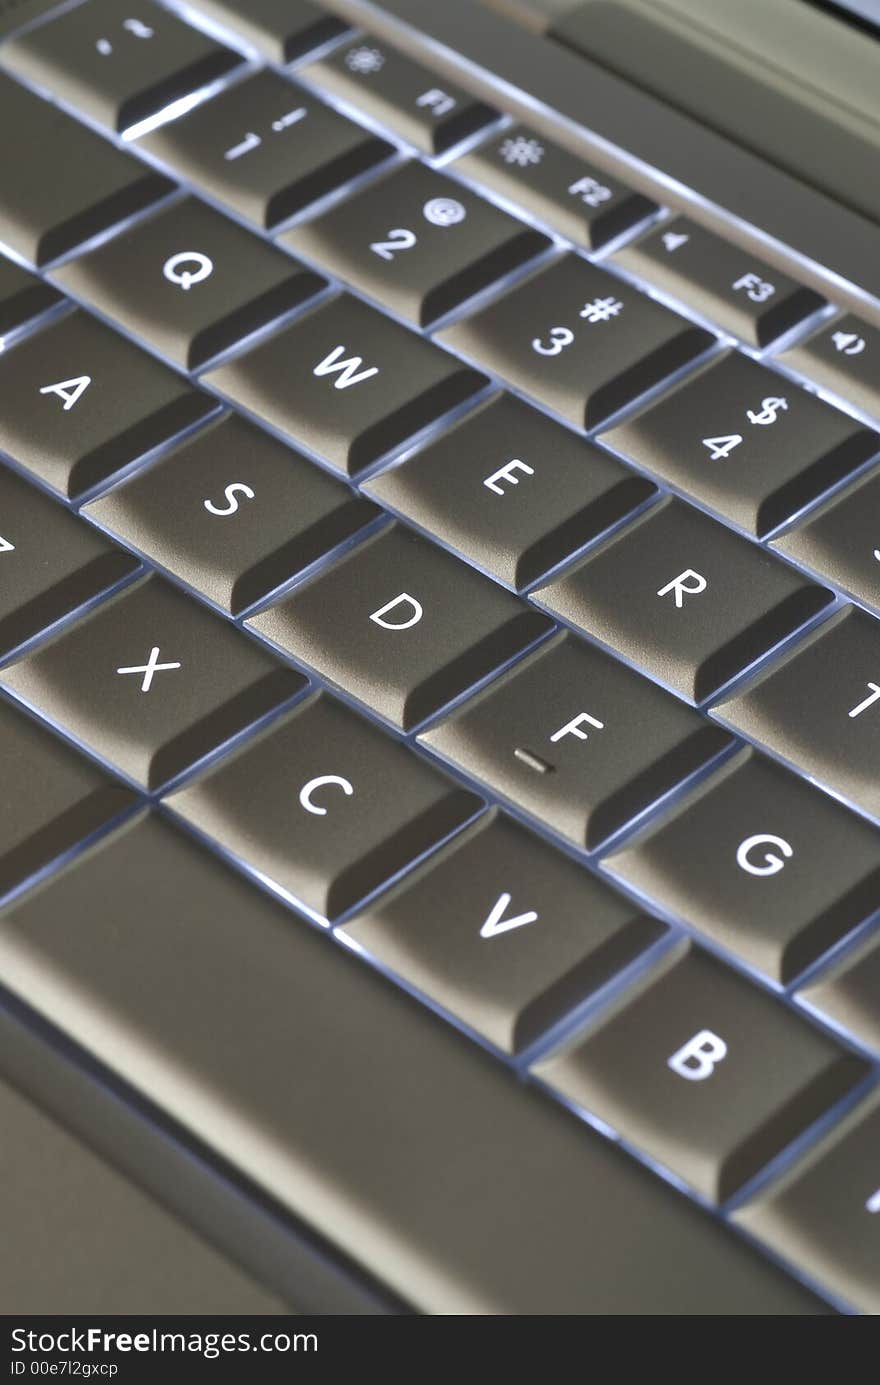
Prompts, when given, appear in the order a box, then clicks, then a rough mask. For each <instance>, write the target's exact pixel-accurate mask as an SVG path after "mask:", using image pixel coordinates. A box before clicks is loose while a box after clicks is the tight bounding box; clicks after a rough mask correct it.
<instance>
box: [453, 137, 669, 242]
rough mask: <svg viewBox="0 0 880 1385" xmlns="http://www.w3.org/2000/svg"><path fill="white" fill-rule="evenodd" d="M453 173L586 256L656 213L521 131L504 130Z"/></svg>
mask: <svg viewBox="0 0 880 1385" xmlns="http://www.w3.org/2000/svg"><path fill="white" fill-rule="evenodd" d="M454 167H455V171H456V172H457V173H461V174H462V175H463V177H465V178H472V179H473V181H474V182H475V183H477V184H478V185H479V186H481V187H487V188H491V189H492V191H493V192H497V193H500V195H501V196H502V197H504V198H507V199H508V200H509V201H510V202H513V203H515V204H516V205H517V206H520V207H524V208H525V210H526V211H527V212H530V213H531V214H532V216H534V217H535V218H537V220H539V221H544V222H546V223H547V225H548V226H552V227H553V229H554V231H558V232H559V234H560V235H562V236H565V237H566V239H567V240H572V241H574V243H575V244H576V245H585V246H587V248H588V249H591V250H598V248H599V246H601V245H605V244H606V242H607V241H609V240H613V239H614V237H615V236H619V235H620V234H621V233H622V232H623V231H626V230H628V229H629V227H630V226H634V225H635V224H636V222H638V221H642V220H643V219H644V218H645V217H646V216H650V215H651V213H652V212H656V210H657V208H656V206H655V204H654V203H653V202H651V201H649V199H648V198H647V197H643V196H642V194H641V193H638V192H633V191H632V189H631V188H628V187H625V186H624V184H623V183H621V182H619V181H618V179H617V178H612V177H611V175H610V174H608V173H605V172H604V171H603V170H602V169H599V168H596V166H595V165H593V164H588V163H585V162H584V160H583V159H582V158H580V156H579V155H578V154H572V153H571V151H570V150H568V149H565V148H564V147H563V146H562V145H561V144H555V143H554V142H553V141H552V140H549V139H547V138H546V137H545V136H544V135H543V134H541V133H540V131H538V130H533V129H531V128H529V126H527V125H512V126H508V127H507V128H506V129H505V130H504V131H502V132H501V133H500V134H497V135H495V136H494V137H493V138H492V139H489V140H487V141H486V142H485V144H481V145H480V146H479V148H477V149H474V150H471V151H470V152H469V153H467V154H464V155H463V156H462V157H461V158H460V159H456V161H455V165H454Z"/></svg>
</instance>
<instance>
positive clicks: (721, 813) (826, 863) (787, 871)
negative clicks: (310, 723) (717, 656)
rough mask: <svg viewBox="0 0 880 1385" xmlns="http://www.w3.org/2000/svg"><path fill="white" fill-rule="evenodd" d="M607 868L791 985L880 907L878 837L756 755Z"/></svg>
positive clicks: (736, 763) (727, 770) (742, 759)
mask: <svg viewBox="0 0 880 1385" xmlns="http://www.w3.org/2000/svg"><path fill="white" fill-rule="evenodd" d="M605 866H606V868H607V869H608V870H609V871H610V872H611V874H612V875H614V877H615V878H616V879H618V880H622V881H623V882H624V883H625V884H627V885H630V886H632V887H633V888H634V889H636V890H638V891H639V892H640V893H641V894H643V895H645V896H646V897H647V898H648V899H652V900H656V901H657V903H658V904H662V905H663V906H664V908H666V909H668V910H670V912H671V913H673V914H675V915H677V916H678V917H679V918H682V919H684V920H685V921H686V922H687V923H689V924H691V925H692V926H693V927H694V928H696V929H699V930H700V931H701V932H703V933H707V934H708V935H709V937H711V938H713V939H714V940H715V941H716V942H717V943H720V944H721V946H722V947H726V948H729V949H730V950H731V951H732V952H735V953H736V954H737V955H738V956H739V957H741V958H743V960H744V961H746V962H748V963H749V964H750V965H751V966H754V967H757V968H759V969H760V970H761V971H763V972H766V973H767V975H768V976H771V977H772V978H773V980H774V981H779V982H781V983H782V984H783V985H788V984H789V982H790V981H792V980H793V979H794V977H795V976H797V975H799V974H800V972H802V971H803V970H804V969H805V968H806V967H808V966H811V965H812V964H813V963H814V962H815V961H816V960H817V959H818V958H819V957H821V955H822V953H823V952H826V951H827V950H828V948H830V947H832V946H833V945H834V944H835V943H837V942H839V940H840V939H841V938H843V937H844V936H845V935H846V934H847V933H848V932H849V931H850V929H851V928H854V927H855V926H856V924H858V923H861V922H862V920H863V919H866V918H867V917H868V915H869V914H871V913H872V912H873V910H874V909H875V908H876V907H877V901H878V899H880V835H878V833H877V831H876V829H875V828H873V827H871V826H870V825H869V824H868V823H866V822H864V821H863V820H862V819H861V818H859V817H857V816H856V814H855V813H849V812H847V810H846V809H845V808H844V807H842V806H841V805H840V804H839V803H836V802H835V801H834V799H832V798H829V797H828V796H827V795H826V794H823V793H821V792H820V791H819V790H818V789H816V788H814V787H813V786H812V785H811V784H808V783H806V782H805V780H803V779H801V778H800V777H798V776H797V775H794V774H791V773H789V771H788V770H787V769H783V768H782V766H781V765H777V764H775V763H774V762H773V761H772V760H767V759H765V758H764V757H763V756H762V755H758V754H757V753H756V752H755V751H753V750H743V751H741V752H740V753H739V754H738V755H736V756H734V758H733V759H732V760H729V761H728V762H727V764H726V765H724V767H723V768H722V769H720V770H719V771H718V772H717V773H716V774H715V775H713V776H712V778H710V779H709V780H707V781H706V782H705V783H704V784H702V785H701V786H700V787H699V788H697V789H695V790H694V792H693V793H691V794H689V795H688V797H687V798H686V799H685V801H684V802H683V803H681V804H679V805H678V806H677V807H675V808H674V809H673V810H672V811H671V812H670V813H669V814H668V815H667V816H665V817H664V818H662V819H661V821H660V822H659V824H656V825H654V826H652V827H649V828H648V829H647V831H646V832H644V833H642V834H641V835H640V836H638V837H635V838H634V839H633V840H631V841H630V842H628V843H627V845H626V846H625V847H624V848H623V850H622V851H619V852H617V853H615V854H614V855H612V856H610V857H608V858H607V859H606V861H605ZM878 1018H880V1010H878Z"/></svg>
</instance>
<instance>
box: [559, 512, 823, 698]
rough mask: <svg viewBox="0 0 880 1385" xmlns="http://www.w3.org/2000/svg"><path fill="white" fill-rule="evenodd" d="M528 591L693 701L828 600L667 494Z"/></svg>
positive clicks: (817, 589)
mask: <svg viewBox="0 0 880 1385" xmlns="http://www.w3.org/2000/svg"><path fill="white" fill-rule="evenodd" d="M535 596H536V598H537V600H538V602H539V603H540V604H541V606H544V607H546V608H547V610H549V611H551V612H552V613H553V614H554V615H557V616H561V617H562V619H563V620H565V621H568V622H569V623H570V624H571V625H574V626H575V627H576V628H577V629H579V630H584V631H585V632H586V633H587V634H589V635H594V636H596V638H597V639H600V640H601V641H602V642H603V643H604V644H608V645H610V646H611V648H612V649H614V650H615V651H616V652H617V653H619V654H623V655H625V656H626V657H627V658H628V659H631V660H632V661H633V663H635V664H638V665H639V666H640V667H642V668H644V669H645V671H646V672H647V673H650V674H651V675H652V676H653V677H655V678H657V679H658V680H659V681H660V682H662V683H667V684H669V686H670V687H672V688H674V689H676V690H677V691H678V692H680V693H683V694H684V696H685V697H687V698H689V699H690V700H691V701H692V702H701V701H702V700H703V699H704V698H706V697H710V696H711V695H712V694H713V693H715V692H717V690H718V689H719V688H720V687H722V686H723V684H725V683H727V682H729V680H730V679H731V678H732V677H733V676H734V675H735V674H737V673H740V672H741V671H742V670H743V669H744V668H746V667H747V666H748V665H749V664H751V663H752V662H753V661H754V660H755V659H757V658H759V657H760V655H762V654H765V653H766V652H767V651H768V650H769V649H772V647H773V645H775V644H776V643H777V642H778V641H779V640H781V639H784V638H785V636H786V635H790V634H791V633H792V632H793V631H794V630H796V629H797V628H798V626H800V625H803V623H804V622H805V621H806V620H809V619H810V617H811V616H814V615H816V614H817V613H818V612H819V611H821V610H822V608H823V607H824V606H827V605H828V603H829V602H830V601H831V600H832V596H831V593H830V592H828V591H825V590H824V588H822V587H817V586H814V585H813V583H812V582H808V581H806V579H805V578H803V577H802V576H801V575H800V573H798V572H795V571H793V570H792V569H791V568H789V567H786V566H784V565H783V564H782V563H779V562H777V561H775V560H774V559H773V557H772V556H771V555H770V554H768V553H765V552H763V551H762V550H761V549H760V548H758V547H756V545H755V544H752V543H749V542H748V541H747V540H746V539H743V538H741V537H740V535H738V534H734V533H733V532H732V531H731V530H730V529H726V528H725V527H724V526H723V525H721V524H718V523H716V521H715V520H713V519H709V518H707V516H706V515H704V514H702V513H701V512H700V511H699V510H695V509H694V508H693V507H692V506H690V505H686V504H684V502H683V501H681V500H674V499H671V498H668V499H666V500H663V501H662V502H661V503H660V504H659V505H655V506H654V507H653V508H652V509H650V510H649V511H648V513H647V514H644V515H641V516H640V517H639V518H638V519H636V520H635V521H634V522H633V523H632V524H630V525H627V526H626V528H624V529H623V530H622V531H621V532H619V533H616V534H614V535H613V536H612V537H611V538H610V539H608V540H606V542H605V543H603V544H601V545H600V546H599V547H598V548H594V549H592V550H591V551H590V552H589V553H588V554H587V556H586V557H585V558H583V559H581V561H580V562H578V563H576V564H575V566H574V567H572V568H568V569H566V571H565V572H563V573H562V575H561V576H559V577H557V578H556V579H555V580H554V581H553V582H551V583H550V584H549V586H546V587H541V588H540V590H539V591H538V592H536V593H535Z"/></svg>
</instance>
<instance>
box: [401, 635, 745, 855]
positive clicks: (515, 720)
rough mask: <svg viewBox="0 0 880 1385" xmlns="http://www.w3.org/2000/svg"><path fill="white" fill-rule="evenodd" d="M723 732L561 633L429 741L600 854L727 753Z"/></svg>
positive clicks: (629, 671) (607, 657) (425, 737)
mask: <svg viewBox="0 0 880 1385" xmlns="http://www.w3.org/2000/svg"><path fill="white" fill-rule="evenodd" d="M719 729H720V728H718V727H715V726H712V725H711V724H710V723H708V722H706V721H704V720H703V719H702V718H701V717H699V716H698V715H697V714H696V712H694V711H693V710H692V709H691V708H690V707H685V706H684V705H683V704H682V703H681V702H679V701H678V700H677V699H676V698H673V697H670V696H669V694H668V693H665V692H663V691H662V689H660V688H658V687H657V686H656V685H655V684H653V683H649V682H648V680H647V679H646V678H642V677H641V676H640V675H639V674H637V673H634V672H633V671H632V669H629V668H627V667H626V666H625V665H624V664H621V663H619V662H618V661H617V660H616V659H612V658H611V656H610V655H608V654H605V653H604V652H603V651H602V650H600V649H596V648H594V647H593V646H591V645H587V644H582V643H581V642H580V641H578V640H576V639H574V638H573V637H572V636H561V637H560V638H558V639H554V640H551V641H550V642H549V643H548V644H545V645H543V646H542V648H541V649H539V650H538V651H537V652H536V653H534V654H532V655H530V656H529V657H528V658H526V659H524V660H523V661H522V662H521V663H520V664H517V665H516V667H515V668H513V669H511V670H510V671H509V672H507V673H505V674H502V676H501V677H500V678H498V679H497V680H496V681H495V682H494V683H491V684H490V685H489V687H488V688H486V689H484V690H483V691H482V692H480V693H477V695H476V696H475V697H474V698H472V699H471V700H470V701H469V702H466V703H465V704H464V706H463V707H461V708H459V709H457V710H456V711H455V712H453V713H452V715H451V716H449V717H447V718H446V720H445V721H442V722H441V723H440V724H439V725H438V726H436V727H434V728H432V729H431V730H430V731H427V732H425V733H424V734H423V735H422V736H421V737H420V739H421V740H422V741H423V742H424V744H425V745H427V746H429V747H430V748H431V749H432V750H435V751H437V752H438V753H439V754H440V755H442V756H445V757H446V758H448V759H449V760H451V761H453V762H454V763H455V764H458V765H460V766H461V767H462V768H463V769H464V770H466V771H467V772H468V773H470V774H473V775H475V776H476V777H477V778H478V779H483V780H485V781H486V782H487V783H489V784H491V785H492V787H493V788H494V789H495V790H496V791H497V792H498V793H501V794H503V795H504V796H505V797H506V798H508V799H510V800H511V802H513V803H515V804H516V805H517V806H518V807H520V808H524V809H525V810H526V812H528V813H531V814H532V815H533V816H534V817H536V818H538V819H539V820H540V821H541V822H543V823H545V824H546V825H547V826H549V827H552V828H553V829H554V830H555V831H557V832H561V833H562V835H563V836H565V837H568V838H569V839H570V840H571V841H573V842H576V843H577V844H578V845H580V846H584V845H586V846H587V848H588V849H590V850H592V849H593V848H594V847H596V846H598V844H599V842H601V841H603V840H604V839H605V838H606V837H608V836H609V835H610V834H611V833H612V832H616V831H617V829H618V828H620V827H622V826H623V825H624V823H626V822H628V821H629V820H630V819H631V818H634V817H635V816H636V815H637V814H638V813H640V812H642V810H643V809H644V808H647V807H648V805H649V804H650V803H652V802H654V801H655V800H656V799H658V798H660V797H661V796H662V795H663V794H665V793H667V792H668V791H669V790H670V789H672V788H673V787H674V786H675V785H676V784H678V783H680V782H681V781H682V780H684V779H686V778H687V777H688V775H690V774H692V773H693V772H694V771H695V770H697V769H699V768H700V767H701V766H702V765H704V764H706V763H707V762H708V761H709V760H711V759H712V757H713V756H714V755H717V754H718V753H719V752H720V751H722V750H723V749H724V748H725V746H727V745H729V744H730V737H729V736H725V735H723V734H721V735H719V734H718V732H719Z"/></svg>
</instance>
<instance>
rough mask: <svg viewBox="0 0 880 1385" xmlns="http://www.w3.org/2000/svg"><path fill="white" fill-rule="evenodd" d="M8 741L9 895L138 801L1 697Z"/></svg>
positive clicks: (4, 831) (3, 821)
mask: <svg viewBox="0 0 880 1385" xmlns="http://www.w3.org/2000/svg"><path fill="white" fill-rule="evenodd" d="M0 739H2V742H3V798H2V800H0V895H5V894H7V893H8V891H9V890H11V889H13V888H14V887H15V886H16V885H20V884H21V883H22V881H23V880H26V879H27V878H28V876H30V875H34V874H36V872H37V871H39V870H42V869H43V867H44V866H47V865H48V864H49V863H50V862H51V861H55V860H57V859H58V857H60V856H63V855H64V853H65V852H66V851H69V850H70V849H71V848H72V847H74V846H76V845H77V843H78V842H82V841H85V839H86V838H87V837H90V836H91V835H92V833H93V832H97V831H98V830H99V828H101V827H104V826H105V825H106V824H107V823H109V822H111V821H112V819H113V818H115V817H117V816H118V815H119V814H120V813H123V812H124V811H125V810H126V808H129V807H131V806H133V805H134V804H135V803H136V802H137V799H136V797H135V795H134V794H133V793H132V792H131V790H130V789H127V788H125V786H124V785H122V784H119V783H117V782H116V781H115V780H112V779H110V778H109V777H108V776H107V775H106V774H103V773H102V772H101V770H99V769H97V768H96V767H95V766H94V765H93V764H91V763H90V762H89V761H88V760H86V759H84V757H83V756H82V755H80V754H79V753H78V752H77V751H75V750H73V749H71V747H70V746H68V745H65V744H64V742H63V741H60V740H59V739H58V737H57V736H53V735H51V733H50V732H48V731H46V730H45V729H44V728H43V727H42V726H39V725H38V724H37V723H36V722H35V721H32V720H31V718H30V717H27V716H23V715H22V713H21V712H18V711H16V710H15V709H14V708H13V707H11V706H10V705H9V703H8V702H0ZM4 1302H5V1300H4Z"/></svg>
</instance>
